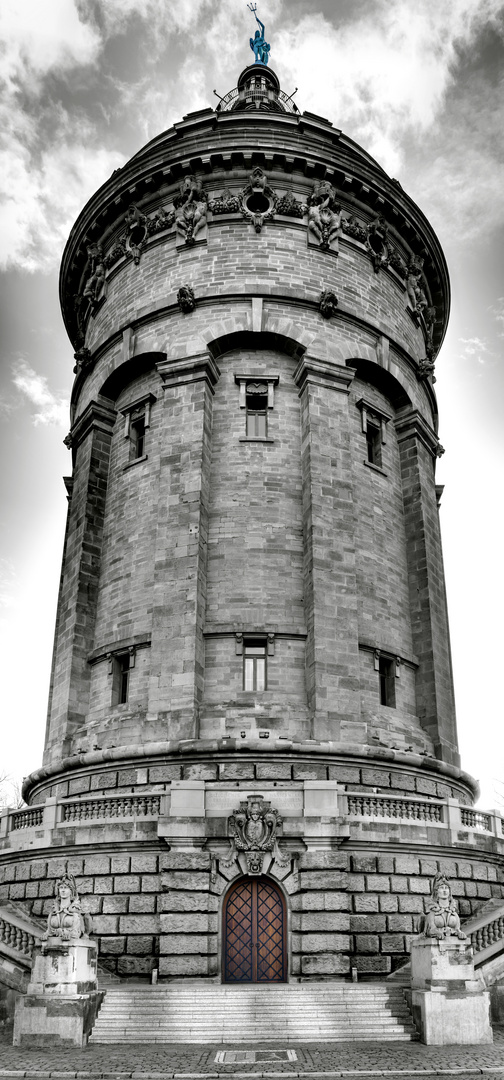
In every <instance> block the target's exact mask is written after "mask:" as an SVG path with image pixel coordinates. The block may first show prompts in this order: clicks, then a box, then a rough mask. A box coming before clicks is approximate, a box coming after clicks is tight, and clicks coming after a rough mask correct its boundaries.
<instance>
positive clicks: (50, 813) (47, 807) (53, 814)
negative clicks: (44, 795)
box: [42, 796, 62, 832]
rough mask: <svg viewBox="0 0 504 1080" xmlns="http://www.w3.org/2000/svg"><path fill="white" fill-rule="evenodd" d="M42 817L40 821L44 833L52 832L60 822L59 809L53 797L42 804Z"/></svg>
mask: <svg viewBox="0 0 504 1080" xmlns="http://www.w3.org/2000/svg"><path fill="white" fill-rule="evenodd" d="M43 809H44V816H43V819H42V822H43V828H44V831H47V832H49V831H52V829H54V828H56V825H57V824H58V823H59V821H60V820H61V809H62V808H61V807H60V806H59V804H58V800H57V798H56V797H55V796H51V797H50V798H49V799H46V801H45V803H44V808H43Z"/></svg>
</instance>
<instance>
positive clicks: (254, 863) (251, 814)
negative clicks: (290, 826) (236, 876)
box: [225, 795, 287, 874]
mask: <svg viewBox="0 0 504 1080" xmlns="http://www.w3.org/2000/svg"><path fill="white" fill-rule="evenodd" d="M281 827H282V819H281V817H280V814H279V812H278V810H275V809H273V808H272V806H271V803H270V802H267V801H266V799H264V798H263V796H262V795H248V796H247V798H246V799H243V800H242V801H241V802H240V806H239V808H238V810H234V811H233V813H232V814H231V817H230V818H229V819H228V833H229V842H230V852H229V856H228V858H227V859H226V862H225V865H226V866H232V864H233V862H235V860H236V859H237V857H238V855H239V853H240V852H244V854H245V858H246V860H247V869H248V872H249V874H260V873H261V870H262V865H263V854H264V852H266V851H273V852H274V856H275V860H276V861H277V862H278V864H279V866H286V865H287V863H286V862H285V860H283V859H282V855H281V852H280V848H279V846H278V835H277V834H278V832H279V831H280V829H281Z"/></svg>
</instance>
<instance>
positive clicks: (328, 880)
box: [299, 870, 346, 889]
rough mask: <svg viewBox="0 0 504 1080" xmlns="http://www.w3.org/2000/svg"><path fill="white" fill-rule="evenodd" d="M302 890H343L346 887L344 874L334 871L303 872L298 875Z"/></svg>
mask: <svg viewBox="0 0 504 1080" xmlns="http://www.w3.org/2000/svg"><path fill="white" fill-rule="evenodd" d="M299 877H300V881H301V888H302V889H343V888H344V887H345V885H346V874H343V873H338V872H337V871H335V870H328V871H327V872H326V873H324V872H323V871H320V872H317V871H313V872H312V871H306V870H305V871H303V872H302V873H300V875H299Z"/></svg>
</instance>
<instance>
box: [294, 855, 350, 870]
mask: <svg viewBox="0 0 504 1080" xmlns="http://www.w3.org/2000/svg"><path fill="white" fill-rule="evenodd" d="M299 867H300V869H301V870H312V869H313V870H322V869H324V870H325V869H329V870H348V855H345V853H344V852H341V851H323V850H321V851H304V852H303V854H302V855H301V858H300V860H299Z"/></svg>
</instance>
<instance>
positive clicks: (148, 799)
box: [62, 794, 161, 824]
mask: <svg viewBox="0 0 504 1080" xmlns="http://www.w3.org/2000/svg"><path fill="white" fill-rule="evenodd" d="M160 809H161V797H160V795H149V794H145V795H120V796H115V797H114V796H113V797H111V798H103V799H99V798H96V799H76V800H75V801H74V802H64V803H63V805H62V820H63V821H64V822H65V823H72V822H73V823H76V824H80V823H82V822H87V821H96V820H97V819H98V818H99V819H100V820H103V819H106V820H109V819H111V818H112V819H113V818H136V817H144V818H157V817H159V814H160Z"/></svg>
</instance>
